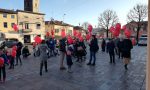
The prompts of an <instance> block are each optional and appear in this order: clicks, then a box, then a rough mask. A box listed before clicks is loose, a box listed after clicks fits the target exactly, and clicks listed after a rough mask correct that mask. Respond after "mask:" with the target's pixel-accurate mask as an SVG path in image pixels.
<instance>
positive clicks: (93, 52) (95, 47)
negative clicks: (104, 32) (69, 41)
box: [87, 35, 99, 66]
mask: <svg viewBox="0 0 150 90" xmlns="http://www.w3.org/2000/svg"><path fill="white" fill-rule="evenodd" d="M89 46H90V61H89V63H88V64H87V65H91V63H92V57H93V59H94V60H93V63H92V65H93V66H94V65H95V61H96V52H97V51H98V50H99V46H98V40H97V38H96V35H92V40H91V42H90V44H89Z"/></svg>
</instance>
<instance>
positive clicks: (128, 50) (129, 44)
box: [122, 38, 133, 70]
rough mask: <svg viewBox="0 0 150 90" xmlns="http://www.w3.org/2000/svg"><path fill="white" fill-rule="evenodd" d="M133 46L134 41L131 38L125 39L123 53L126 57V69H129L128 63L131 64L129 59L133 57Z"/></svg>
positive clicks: (124, 57)
mask: <svg viewBox="0 0 150 90" xmlns="http://www.w3.org/2000/svg"><path fill="white" fill-rule="evenodd" d="M132 48H133V45H132V42H131V40H130V39H128V38H126V39H124V40H123V46H122V55H123V59H124V64H125V65H124V67H125V69H126V70H128V67H127V65H128V64H129V61H130V59H131V49H132Z"/></svg>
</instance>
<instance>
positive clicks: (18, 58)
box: [15, 42, 23, 65]
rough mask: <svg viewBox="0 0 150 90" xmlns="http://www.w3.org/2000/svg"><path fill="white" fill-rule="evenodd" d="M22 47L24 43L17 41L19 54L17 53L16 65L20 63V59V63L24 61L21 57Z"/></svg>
mask: <svg viewBox="0 0 150 90" xmlns="http://www.w3.org/2000/svg"><path fill="white" fill-rule="evenodd" d="M22 47H23V45H22V43H21V42H18V43H17V51H16V52H17V54H16V64H15V65H18V61H20V65H22V61H21V58H20V56H21V50H22Z"/></svg>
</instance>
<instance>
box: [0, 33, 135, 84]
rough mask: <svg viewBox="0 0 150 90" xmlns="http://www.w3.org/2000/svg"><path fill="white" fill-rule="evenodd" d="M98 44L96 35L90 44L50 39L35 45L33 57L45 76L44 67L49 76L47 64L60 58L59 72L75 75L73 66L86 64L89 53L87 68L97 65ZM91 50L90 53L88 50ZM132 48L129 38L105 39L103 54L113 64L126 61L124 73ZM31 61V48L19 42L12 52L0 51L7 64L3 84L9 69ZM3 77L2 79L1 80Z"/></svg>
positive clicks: (1, 72) (2, 70) (1, 68)
mask: <svg viewBox="0 0 150 90" xmlns="http://www.w3.org/2000/svg"><path fill="white" fill-rule="evenodd" d="M99 46H100V44H99V41H98V39H97V38H96V35H92V38H91V40H88V41H86V40H80V39H78V38H74V40H73V43H68V41H67V39H66V38H65V37H64V38H62V39H60V40H55V39H54V38H49V39H46V40H42V41H41V43H36V42H35V43H33V55H34V57H39V59H40V64H39V65H40V67H39V68H40V72H39V74H40V75H41V76H42V74H43V72H42V71H43V67H45V72H48V68H47V66H48V65H47V60H48V59H49V58H51V57H56V56H59V57H60V65H59V67H60V70H66V69H67V70H68V72H69V73H72V72H73V70H72V69H71V67H72V65H73V62H74V61H73V60H74V59H75V60H76V62H78V63H81V62H83V61H85V60H86V54H87V52H88V51H87V50H89V52H90V57H89V58H90V59H89V61H88V63H87V65H90V66H95V65H96V53H97V52H98V51H99ZM88 48H89V49H88ZM132 48H133V45H132V42H131V40H130V39H129V38H115V39H113V38H110V39H107V40H106V39H103V40H102V43H101V50H102V52H107V53H108V54H109V56H110V63H114V64H115V63H116V62H115V56H116V55H118V58H119V59H123V62H124V67H125V70H128V67H127V66H128V64H129V62H130V59H131V49H132ZM21 55H22V56H23V58H28V56H29V55H31V53H30V50H29V48H28V46H23V44H22V43H21V42H18V43H17V44H16V45H14V46H13V47H12V48H1V49H0V59H1V60H2V59H3V60H4V63H3V65H0V81H1V82H5V80H6V70H5V69H6V66H9V69H14V67H15V66H17V65H18V64H19V63H20V65H22V58H21ZM65 59H66V65H67V66H68V68H66V67H65V65H64V60H65ZM2 76H3V77H2Z"/></svg>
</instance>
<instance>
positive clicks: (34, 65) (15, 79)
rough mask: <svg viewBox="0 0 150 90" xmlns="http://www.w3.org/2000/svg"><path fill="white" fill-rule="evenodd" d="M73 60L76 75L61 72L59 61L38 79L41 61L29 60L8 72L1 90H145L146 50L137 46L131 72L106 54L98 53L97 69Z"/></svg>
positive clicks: (54, 60)
mask: <svg viewBox="0 0 150 90" xmlns="http://www.w3.org/2000/svg"><path fill="white" fill-rule="evenodd" d="M88 59H89V55H87V60H86V61H85V62H82V63H81V64H80V63H77V62H75V60H74V64H73V68H72V70H73V73H68V72H67V71H66V70H65V71H60V70H59V57H52V58H50V59H49V60H48V73H45V72H44V73H43V76H40V75H39V61H40V60H39V59H38V58H33V56H30V57H29V58H28V59H24V60H23V65H22V66H16V67H15V69H14V70H8V69H7V80H6V82H5V83H4V84H2V83H0V90H145V68H146V67H145V65H146V47H138V46H135V47H134V49H133V50H132V60H131V63H130V65H129V70H128V71H125V70H124V66H123V63H122V60H121V59H118V57H116V64H110V63H109V57H108V54H107V53H102V52H98V53H97V63H96V66H95V67H93V66H87V65H86V63H87V62H88Z"/></svg>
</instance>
